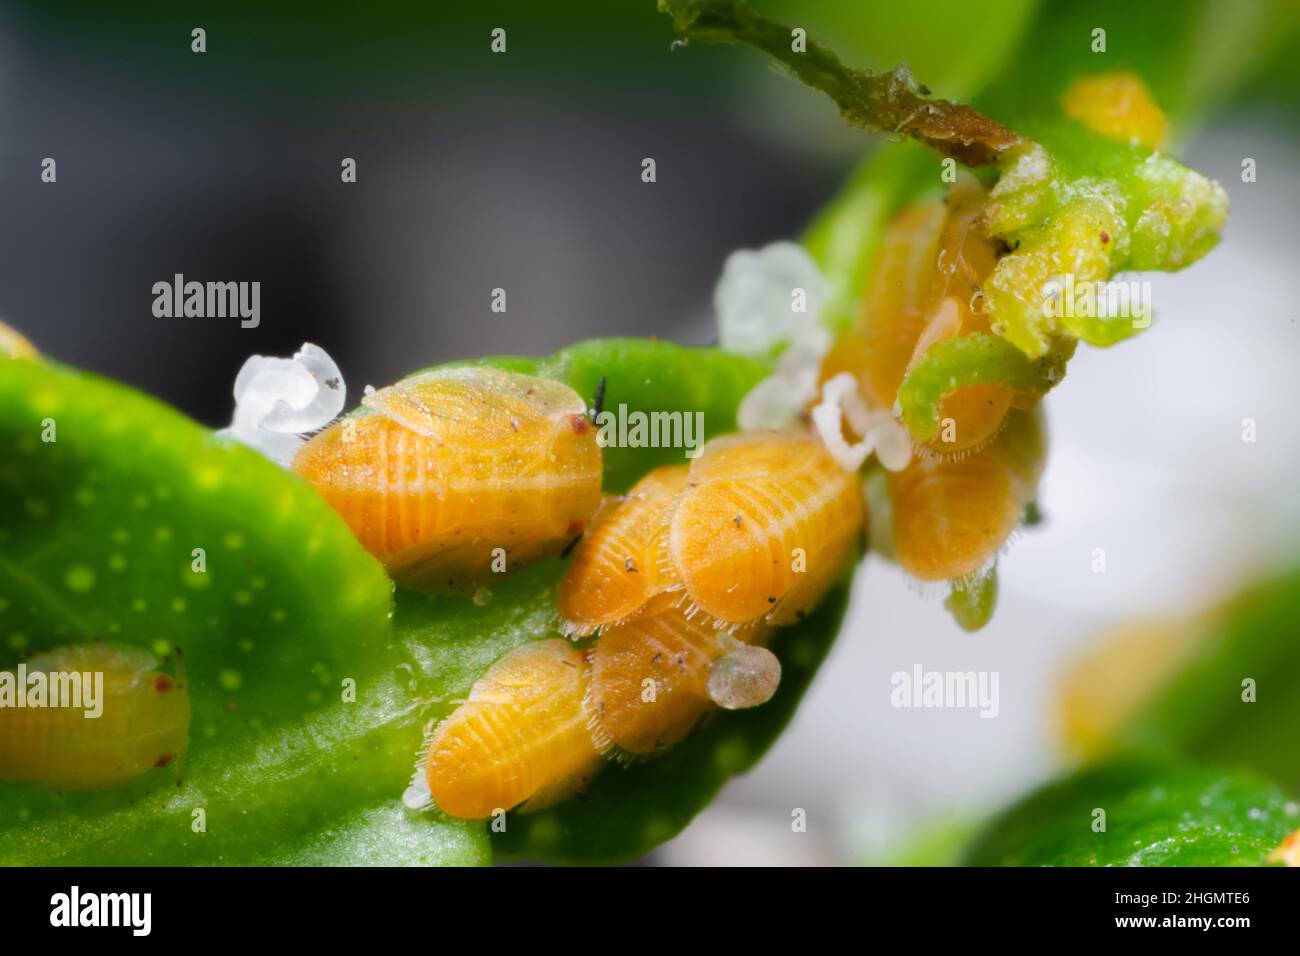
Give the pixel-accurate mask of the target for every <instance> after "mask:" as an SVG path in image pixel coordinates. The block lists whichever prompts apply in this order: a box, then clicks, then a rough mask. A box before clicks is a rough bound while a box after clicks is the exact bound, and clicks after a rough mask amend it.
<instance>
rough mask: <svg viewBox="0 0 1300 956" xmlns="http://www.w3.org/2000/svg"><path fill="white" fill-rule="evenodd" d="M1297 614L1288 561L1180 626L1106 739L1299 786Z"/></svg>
mask: <svg viewBox="0 0 1300 956" xmlns="http://www.w3.org/2000/svg"><path fill="white" fill-rule="evenodd" d="M1297 620H1300V566H1297V565H1294V564H1293V565H1292V566H1291V567H1289V568H1288V569H1286V570H1284V571H1282V572H1280V573H1278V574H1275V575H1273V576H1270V577H1269V578H1267V579H1264V580H1261V581H1258V582H1256V583H1254V584H1252V585H1251V586H1249V587H1248V588H1246V589H1244V590H1243V591H1241V592H1240V593H1238V594H1237V595H1235V596H1234V597H1233V598H1232V599H1231V600H1230V601H1228V602H1227V603H1226V604H1224V605H1222V606H1221V607H1219V608H1217V609H1215V610H1214V611H1213V612H1212V613H1210V614H1208V615H1205V616H1204V617H1203V618H1202V619H1201V620H1200V621H1199V622H1195V623H1193V624H1191V625H1185V626H1184V627H1183V628H1182V629H1181V630H1183V631H1184V632H1189V633H1188V636H1187V638H1186V641H1187V649H1186V652H1185V653H1184V654H1183V655H1182V656H1181V657H1180V658H1179V659H1178V660H1177V661H1171V662H1169V664H1170V666H1171V673H1169V675H1168V676H1167V677H1166V679H1164V680H1163V681H1160V682H1159V687H1158V689H1157V690H1156V691H1155V692H1154V693H1153V694H1151V695H1150V697H1149V698H1148V699H1147V701H1146V702H1145V703H1143V704H1142V705H1140V706H1139V707H1138V708H1137V710H1136V711H1135V712H1134V713H1133V714H1132V715H1131V716H1130V717H1129V718H1128V719H1127V720H1125V721H1123V723H1122V726H1121V728H1120V730H1119V732H1118V733H1117V734H1116V736H1115V740H1114V746H1116V747H1120V748H1144V749H1150V750H1160V751H1162V752H1166V753H1171V754H1178V755H1180V756H1185V757H1187V758H1191V759H1196V760H1202V761H1207V762H1215V763H1226V764H1233V765H1239V766H1247V767H1250V768H1252V769H1254V770H1256V771H1258V772H1260V773H1263V774H1266V775H1267V776H1269V777H1271V778H1273V779H1276V780H1278V781H1280V782H1281V783H1283V784H1284V785H1285V786H1287V787H1288V788H1290V789H1291V790H1293V791H1296V792H1300V760H1298V759H1297V754H1296V728H1297V727H1300V642H1298V641H1297V640H1296V638H1295V635H1296V627H1295V622H1296V621H1297ZM1247 680H1249V681H1251V682H1252V683H1251V685H1250V686H1251V687H1252V688H1253V692H1254V693H1253V695H1251V696H1250V698H1249V699H1247V694H1246V681H1247Z"/></svg>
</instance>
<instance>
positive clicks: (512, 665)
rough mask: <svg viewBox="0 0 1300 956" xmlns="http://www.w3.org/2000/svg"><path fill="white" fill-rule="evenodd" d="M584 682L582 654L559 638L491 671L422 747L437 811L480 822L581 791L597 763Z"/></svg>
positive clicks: (515, 654)
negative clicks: (503, 811) (501, 811)
mask: <svg viewBox="0 0 1300 956" xmlns="http://www.w3.org/2000/svg"><path fill="white" fill-rule="evenodd" d="M589 679H590V665H589V664H588V663H587V660H586V658H585V656H584V654H583V653H582V652H581V651H579V650H578V649H576V648H575V647H573V646H572V645H571V644H570V643H569V642H568V641H564V640H559V639H552V640H545V641H537V642H535V643H532V644H525V645H523V646H522V647H518V648H516V649H515V650H513V651H511V652H510V653H508V654H506V656H505V657H503V658H501V659H500V660H499V661H497V662H496V663H495V664H493V665H492V667H490V668H489V669H488V671H487V673H486V674H484V676H483V677H482V678H481V679H480V680H479V681H478V683H476V684H475V685H474V687H473V689H472V690H471V691H470V695H469V699H468V700H467V701H466V702H465V703H464V704H462V705H461V706H460V707H458V708H457V709H456V710H455V711H454V712H453V713H452V714H451V715H450V716H449V717H447V718H446V719H445V720H444V721H442V723H441V724H439V725H438V727H437V728H436V729H435V731H434V734H433V737H432V739H431V740H430V743H429V752H428V758H427V761H426V764H425V772H426V777H427V780H428V784H429V792H430V794H431V795H432V797H433V800H434V802H435V803H436V804H437V806H438V807H439V808H440V809H441V810H443V811H444V812H445V813H448V814H450V815H451V816H454V817H460V818H462V819H484V818H487V817H490V816H492V815H493V814H494V813H495V812H497V811H499V810H510V809H513V808H514V807H516V806H519V805H520V804H523V805H524V806H523V809H524V810H525V811H528V810H536V809H540V808H541V807H542V806H546V805H548V804H550V803H552V802H554V801H556V800H559V799H562V798H564V797H566V796H569V795H570V794H572V793H573V792H574V791H576V790H579V789H581V788H582V787H583V786H584V785H585V784H586V782H587V781H588V780H589V779H590V778H591V777H592V776H594V775H595V773H596V771H597V770H598V769H599V766H600V762H601V758H600V753H599V751H598V750H597V749H596V745H595V743H594V742H593V740H592V731H591V729H590V726H589V725H590V723H591V721H590V715H589V712H588V709H587V706H586V702H585V698H586V693H587V683H588V681H589Z"/></svg>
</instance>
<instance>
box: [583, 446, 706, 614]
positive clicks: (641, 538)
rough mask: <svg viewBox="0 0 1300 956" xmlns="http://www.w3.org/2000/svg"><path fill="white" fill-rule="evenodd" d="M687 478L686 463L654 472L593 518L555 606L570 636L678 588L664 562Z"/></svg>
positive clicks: (634, 610)
mask: <svg viewBox="0 0 1300 956" xmlns="http://www.w3.org/2000/svg"><path fill="white" fill-rule="evenodd" d="M686 478H687V468H686V466H685V465H677V466H664V467H661V468H656V469H655V470H654V471H652V472H650V473H649V474H648V475H646V476H645V477H644V478H642V479H641V480H640V481H639V482H637V484H636V485H635V486H634V487H633V488H632V490H631V491H629V492H628V493H627V495H625V496H624V497H623V498H622V499H620V500H617V501H614V502H611V503H610V504H609V505H607V506H606V508H605V509H604V510H603V511H602V512H601V513H600V514H599V515H598V516H597V518H596V521H595V524H594V525H593V527H592V528H591V530H590V531H589V532H588V534H587V536H586V537H585V538H583V540H582V542H581V543H580V544H579V545H578V547H577V550H576V551H575V552H574V555H573V561H572V563H571V564H570V565H569V568H568V571H567V572H566V573H565V575H564V578H563V579H562V580H561V582H560V588H559V593H558V595H557V604H558V606H559V611H560V617H561V618H563V620H564V624H565V629H566V631H567V632H568V633H570V634H575V635H586V634H590V633H592V632H594V631H596V630H597V629H599V628H602V627H605V626H607V625H610V624H615V623H617V622H619V621H623V620H626V619H628V618H630V617H632V616H633V615H635V614H636V613H637V612H639V611H640V610H641V608H642V607H643V606H644V605H645V604H646V602H647V601H649V600H651V599H652V598H653V597H655V596H656V595H658V594H661V593H663V592H664V591H667V590H669V589H671V588H673V587H675V586H677V583H678V582H677V581H676V575H675V574H674V573H673V572H672V569H671V567H669V566H668V565H667V564H666V562H665V561H664V560H663V559H664V557H665V553H666V551H667V547H668V541H667V539H668V529H669V522H670V519H671V517H672V512H673V508H674V507H675V506H676V504H677V499H678V497H679V496H680V495H681V493H682V491H683V490H684V489H685V487H686Z"/></svg>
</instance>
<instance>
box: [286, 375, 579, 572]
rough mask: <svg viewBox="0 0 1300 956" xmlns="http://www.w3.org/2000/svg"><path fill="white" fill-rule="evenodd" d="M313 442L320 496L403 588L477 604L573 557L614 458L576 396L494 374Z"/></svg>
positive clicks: (430, 387)
mask: <svg viewBox="0 0 1300 956" xmlns="http://www.w3.org/2000/svg"><path fill="white" fill-rule="evenodd" d="M363 404H364V405H365V409H364V410H363V411H362V412H360V413H359V414H357V415H354V416H352V417H349V418H345V419H343V420H341V421H339V422H336V423H335V424H334V425H332V426H330V427H329V428H327V429H326V430H325V431H323V432H321V433H320V434H319V435H317V436H315V437H314V438H312V439H311V440H310V441H309V442H307V444H306V445H304V446H303V448H302V450H301V451H300V452H299V453H298V455H297V457H296V458H295V459H294V462H293V470H294V471H296V472H297V473H298V474H300V475H302V476H303V477H304V478H306V479H307V480H308V481H310V482H312V484H314V485H315V486H316V487H317V489H318V490H319V491H320V493H321V494H322V495H323V496H324V497H325V499H326V500H327V501H328V502H329V503H330V504H331V505H332V506H333V507H334V509H335V510H336V511H338V513H339V514H340V515H342V516H343V518H344V520H346V521H347V522H348V524H349V525H350V526H351V527H352V530H353V531H354V532H355V533H356V535H357V537H358V539H359V540H360V541H361V543H362V545H364V546H365V548H366V550H368V551H369V552H370V553H371V554H373V555H374V556H375V557H377V558H378V559H379V560H380V561H382V562H383V563H384V565H385V567H386V568H387V569H388V571H389V573H390V574H391V575H392V576H393V577H394V578H395V579H396V580H398V581H399V582H401V583H403V584H406V585H409V586H411V587H416V588H420V589H424V590H435V591H446V590H463V589H466V588H468V587H471V586H474V585H477V584H482V583H485V582H486V581H488V580H490V576H491V574H492V573H493V572H501V571H505V570H510V569H513V568H515V567H518V566H520V565H523V564H526V563H528V562H530V561H534V560H536V559H538V558H540V557H544V556H546V555H548V554H553V553H555V552H558V551H560V550H562V549H563V548H564V546H565V545H566V544H567V543H568V542H569V541H571V540H572V539H573V538H574V537H575V536H576V535H578V534H580V533H581V532H582V529H583V527H584V526H585V525H586V522H587V519H588V518H590V517H591V515H592V513H593V512H594V511H595V510H596V507H597V505H598V504H599V503H600V485H601V456H600V447H599V445H598V444H597V442H596V432H595V429H594V428H593V427H592V425H591V423H590V421H589V420H588V419H587V417H586V408H585V404H584V402H583V400H582V399H581V398H580V397H579V396H578V394H577V393H576V392H574V391H573V390H572V389H571V388H569V387H568V386H567V385H563V384H561V383H559V382H554V381H550V380H547V379H540V378H533V377H531V376H527V375H520V374H517V373H513V372H505V371H500V370H497V369H492V368H485V367H462V368H451V369H440V370H436V371H432V372H426V373H422V374H419V375H414V376H412V377H410V378H407V379H404V380H402V381H401V382H399V383H397V384H396V385H393V386H391V387H390V388H385V389H381V390H380V391H378V392H375V393H374V394H373V395H370V396H368V397H367V398H366V399H365V400H364V403H363Z"/></svg>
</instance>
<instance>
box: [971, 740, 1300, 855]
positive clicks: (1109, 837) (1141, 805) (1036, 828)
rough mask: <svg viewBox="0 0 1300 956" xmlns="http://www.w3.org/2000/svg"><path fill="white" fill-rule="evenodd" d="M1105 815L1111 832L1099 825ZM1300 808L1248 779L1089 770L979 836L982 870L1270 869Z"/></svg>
mask: <svg viewBox="0 0 1300 956" xmlns="http://www.w3.org/2000/svg"><path fill="white" fill-rule="evenodd" d="M1099 810H1100V811H1104V812H1105V818H1104V824H1105V830H1104V832H1096V830H1094V821H1095V820H1100V819H1101V818H1100V817H1099V816H1098V815H1097V811H1099ZM1297 827H1300V806H1297V804H1296V803H1295V801H1293V800H1291V799H1289V798H1288V796H1287V795H1286V794H1285V793H1284V792H1283V791H1282V790H1280V789H1278V788H1277V787H1276V786H1274V785H1273V784H1271V783H1269V782H1268V781H1266V780H1264V779H1263V778H1260V777H1256V776H1254V775H1253V774H1248V773H1233V772H1228V771H1222V770H1213V769H1206V768H1204V767H1196V766H1187V765H1182V764H1173V763H1161V762H1160V761H1157V760H1150V759H1148V760H1133V761H1131V762H1120V763H1114V764H1110V765H1107V766H1103V767H1096V768H1092V769H1088V770H1085V771H1083V772H1081V773H1078V774H1076V775H1074V776H1071V777H1069V778H1067V779H1065V780H1063V781H1060V782H1056V783H1052V784H1049V785H1047V786H1046V787H1043V788H1042V789H1041V790H1038V791H1036V792H1035V793H1033V794H1031V795H1030V796H1028V797H1026V798H1025V799H1024V800H1022V801H1020V802H1019V803H1017V804H1016V805H1015V806H1013V807H1011V808H1010V809H1009V810H1007V811H1005V812H1004V813H1003V814H1002V815H1000V816H999V817H998V818H997V819H996V820H994V821H993V822H992V823H991V824H990V825H989V827H988V828H987V829H986V830H985V831H984V832H983V833H982V834H981V835H980V836H979V837H977V838H976V840H975V842H974V844H973V845H972V847H971V849H970V850H969V852H968V854H967V857H966V860H965V862H966V863H967V864H968V865H972V866H1262V865H1265V863H1266V862H1267V857H1268V856H1269V854H1270V853H1272V852H1273V851H1274V850H1275V849H1276V848H1277V847H1278V846H1279V845H1280V844H1281V843H1282V841H1283V840H1284V839H1285V838H1286V837H1287V835H1288V834H1290V833H1291V832H1292V831H1294V830H1295V829H1296V828H1297Z"/></svg>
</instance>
